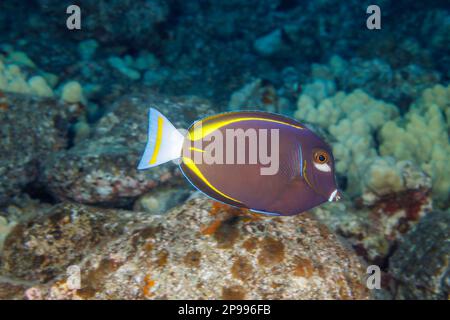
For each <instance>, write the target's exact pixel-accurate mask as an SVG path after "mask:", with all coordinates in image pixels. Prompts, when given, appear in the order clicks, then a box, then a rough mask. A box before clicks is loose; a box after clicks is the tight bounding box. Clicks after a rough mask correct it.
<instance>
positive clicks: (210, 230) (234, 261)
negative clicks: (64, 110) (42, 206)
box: [1, 197, 369, 299]
mask: <svg viewBox="0 0 450 320" xmlns="http://www.w3.org/2000/svg"><path fill="white" fill-rule="evenodd" d="M132 225H133V227H131V226H132ZM75 234H76V235H77V236H76V237H75V236H72V235H75ZM94 235H95V236H94ZM70 265H76V266H78V267H79V268H80V270H81V288H80V289H71V288H70V286H69V285H68V283H67V278H66V273H65V269H66V268H67V267H68V266H70ZM28 270H32V271H31V272H28ZM1 272H2V273H3V274H5V275H8V274H9V275H11V274H12V275H14V276H16V277H20V278H25V279H34V280H39V282H40V283H41V284H37V285H34V286H33V287H29V288H28V289H27V290H26V292H27V293H28V294H27V296H28V297H30V298H32V297H36V296H37V297H42V298H45V299H104V298H109V299H117V298H122V299H206V298H208V299H252V298H254V299H263V298H264V299H277V298H278V299H279V298H284V299H320V298H322V299H324V298H334V299H336V298H340V299H366V298H368V297H369V293H368V290H367V289H366V288H365V286H364V285H363V281H364V280H363V275H364V272H365V270H364V268H363V266H362V265H361V263H360V262H359V261H358V259H357V257H356V256H355V255H354V254H353V253H352V252H351V251H349V250H348V249H346V248H345V247H344V246H342V245H340V244H339V242H338V241H337V239H336V237H335V236H334V235H333V234H331V233H330V232H329V231H328V230H327V228H326V227H324V226H323V225H321V224H319V223H318V222H317V221H316V220H314V219H312V218H311V217H310V216H308V215H304V216H296V217H290V218H289V221H283V220H282V219H279V218H261V217H259V216H258V217H257V216H254V215H252V214H246V213H245V212H241V211H240V210H237V209H231V208H229V207H227V206H222V205H219V204H213V203H212V202H211V201H210V200H207V199H205V198H204V197H196V198H195V199H192V200H190V201H188V202H187V203H186V204H184V205H182V206H180V207H178V208H175V209H173V210H171V211H170V212H169V213H167V214H166V215H165V216H163V217H158V216H146V215H143V214H142V213H141V214H139V213H136V214H134V213H133V214H130V213H128V214H126V213H125V212H120V211H114V210H104V209H98V208H91V207H85V206H82V205H75V204H61V205H58V206H56V207H54V209H53V212H52V213H51V214H50V215H48V216H46V217H43V218H42V219H41V220H37V221H35V222H34V223H28V224H22V225H18V226H17V227H16V228H15V229H14V231H13V232H12V233H11V235H10V236H9V237H8V239H7V240H6V243H5V251H4V259H3V260H2V268H1ZM30 290H31V291H30ZM32 293H33V294H32ZM36 293H38V294H36ZM21 294H22V295H23V294H24V292H21Z"/></svg>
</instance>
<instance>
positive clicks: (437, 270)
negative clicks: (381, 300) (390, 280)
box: [389, 211, 450, 300]
mask: <svg viewBox="0 0 450 320" xmlns="http://www.w3.org/2000/svg"><path fill="white" fill-rule="evenodd" d="M449 225H450V211H447V212H440V211H435V212H432V213H430V214H428V215H427V216H426V217H425V218H424V219H423V220H422V221H421V222H420V223H419V224H418V225H417V226H416V228H415V229H414V230H412V231H411V232H409V233H408V234H407V235H406V236H405V238H404V240H403V241H402V243H401V244H400V245H399V247H398V249H397V251H396V252H395V253H394V255H393V256H392V258H391V259H390V267H389V270H390V273H391V274H392V275H393V276H394V278H395V279H396V280H397V284H398V287H397V291H396V298H397V299H444V300H447V299H448V298H449V294H450V267H449V263H450V228H449Z"/></svg>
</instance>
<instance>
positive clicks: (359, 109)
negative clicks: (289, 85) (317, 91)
mask: <svg viewBox="0 0 450 320" xmlns="http://www.w3.org/2000/svg"><path fill="white" fill-rule="evenodd" d="M397 115H398V110H397V108H396V107H395V106H394V105H392V104H388V103H385V102H383V101H381V100H375V99H373V98H371V97H370V96H369V95H367V94H366V93H364V92H363V91H362V90H355V91H353V92H352V93H350V94H345V93H343V92H338V93H337V94H336V95H334V96H333V97H331V98H327V99H324V100H322V101H321V102H320V103H317V102H316V101H315V100H314V99H313V98H311V97H310V96H309V95H308V94H306V93H305V94H302V95H301V96H300V97H299V99H298V110H297V112H296V113H295V117H296V118H297V119H299V120H300V121H306V122H310V123H313V124H317V125H319V126H320V127H322V128H326V129H327V131H328V133H330V134H331V135H332V137H333V138H332V139H333V141H332V146H333V154H334V156H335V158H336V159H337V162H336V171H337V172H338V173H339V174H342V175H344V174H345V175H346V176H347V187H346V190H347V192H348V193H349V194H350V195H360V194H361V192H362V189H363V186H362V182H363V181H364V179H363V177H364V176H365V175H366V172H367V168H368V167H370V165H371V164H372V162H373V161H374V158H376V156H377V150H376V145H375V138H374V136H375V134H376V132H377V131H378V130H379V129H380V128H381V126H382V125H383V124H384V123H385V122H386V121H387V120H389V119H393V118H395V117H396V116H397Z"/></svg>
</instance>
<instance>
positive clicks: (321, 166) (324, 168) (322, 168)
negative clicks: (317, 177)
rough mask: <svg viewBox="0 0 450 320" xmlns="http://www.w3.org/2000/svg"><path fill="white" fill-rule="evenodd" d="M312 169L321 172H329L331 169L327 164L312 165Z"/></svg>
mask: <svg viewBox="0 0 450 320" xmlns="http://www.w3.org/2000/svg"><path fill="white" fill-rule="evenodd" d="M314 167H316V169H317V170H320V171H322V172H331V167H330V166H329V165H328V164H327V163H314Z"/></svg>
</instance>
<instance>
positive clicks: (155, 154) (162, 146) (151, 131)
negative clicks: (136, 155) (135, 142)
mask: <svg viewBox="0 0 450 320" xmlns="http://www.w3.org/2000/svg"><path fill="white" fill-rule="evenodd" d="M148 118H149V121H148V138H147V139H148V140H147V145H146V147H145V150H144V154H143V155H142V159H141V161H140V162H139V165H138V169H139V170H142V169H147V168H151V167H156V166H158V165H160V164H162V163H165V162H167V161H170V160H175V159H178V158H179V157H180V156H181V148H182V147H183V141H184V136H183V135H182V134H181V132H180V131H178V130H177V129H176V128H175V127H174V126H173V124H172V123H170V121H169V120H167V118H166V117H164V116H163V115H162V114H161V113H160V112H159V111H158V110H156V109H153V108H150V110H149V117H148Z"/></svg>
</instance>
